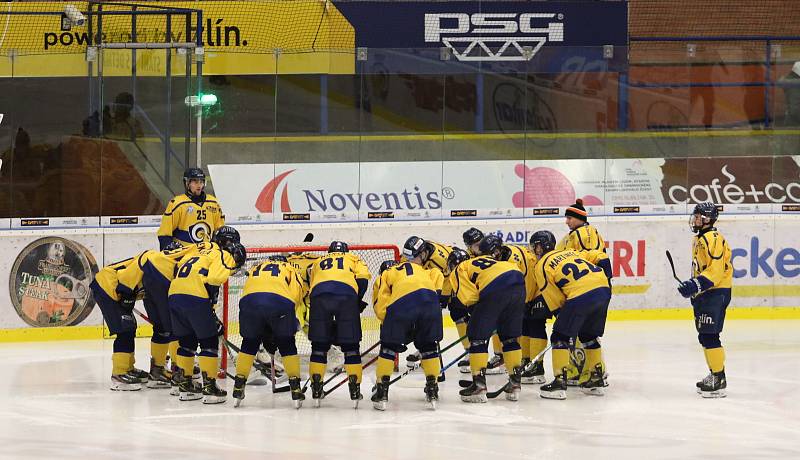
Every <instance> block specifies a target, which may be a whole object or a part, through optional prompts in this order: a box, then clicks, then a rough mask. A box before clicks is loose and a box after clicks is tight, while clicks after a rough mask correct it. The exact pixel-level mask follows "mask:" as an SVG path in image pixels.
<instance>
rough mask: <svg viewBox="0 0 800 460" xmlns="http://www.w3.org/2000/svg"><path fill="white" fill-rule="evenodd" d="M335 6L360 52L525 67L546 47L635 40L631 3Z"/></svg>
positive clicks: (600, 46) (622, 43)
mask: <svg viewBox="0 0 800 460" xmlns="http://www.w3.org/2000/svg"><path fill="white" fill-rule="evenodd" d="M334 4H335V5H336V8H337V9H338V10H339V11H340V12H341V13H342V14H343V15H344V16H345V17H346V18H347V20H348V21H349V22H350V24H352V25H353V27H354V28H355V31H356V46H359V47H367V48H378V49H397V50H399V49H415V50H419V49H425V48H432V49H439V48H443V47H444V48H447V49H449V51H450V52H451V53H452V55H453V56H454V57H455V59H457V60H459V61H462V62H471V61H472V62H474V61H479V62H480V61H483V62H509V61H512V62H513V61H517V62H525V61H530V60H532V59H533V57H534V56H536V55H537V54H540V53H542V52H543V51H545V50H547V49H550V48H565V47H571V48H594V51H595V52H599V53H602V49H603V46H604V45H614V46H617V47H624V46H627V42H628V21H627V20H628V3H627V2H625V1H619V2H579V3H575V2H428V1H426V2H397V3H387V2H334ZM575 52H576V51H573V54H574V53H575ZM617 54H618V55H619V56H620V57H623V56H624V55H625V54H626V53H624V52H618V53H617Z"/></svg>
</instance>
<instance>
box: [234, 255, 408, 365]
mask: <svg viewBox="0 0 800 460" xmlns="http://www.w3.org/2000/svg"><path fill="white" fill-rule="evenodd" d="M327 252H328V247H327V246H311V245H307V246H306V245H298V246H268V247H253V248H247V262H245V268H246V269H249V268H250V267H253V266H254V265H257V264H259V263H261V262H262V261H264V260H265V259H267V258H268V257H269V256H272V255H287V256H288V255H289V254H292V253H306V254H315V255H324V254H327ZM350 252H351V253H354V254H357V255H358V256H359V257H361V259H362V260H363V261H364V263H366V264H367V267H368V268H369V271H370V273H371V274H372V278H371V279H370V281H369V287H368V288H367V293H366V294H365V295H364V300H365V301H366V302H368V303H369V304H370V306H368V307H367V308H365V309H364V312H363V313H362V314H361V330H362V338H361V346H360V349H361V352H362V353H363V352H364V351H365V350H367V349H368V348H369V347H371V346H372V345H373V344H375V343H377V342H378V341H379V340H380V321H379V320H378V318H377V317H376V316H375V312H374V311H373V309H372V307H371V304H372V283H373V282H374V281H375V279H376V277H377V276H378V269H379V268H380V265H381V262H383V261H385V260H389V259H391V260H400V250H399V249H398V247H397V246H393V245H351V246H350ZM246 280H247V275H246V274H245V271H244V270H242V271H240V272H239V273H237V274H236V275H233V276H231V277H230V278H229V279H228V282H227V283H226V284H225V287H224V289H223V298H222V311H221V312H220V313H221V314H220V315H219V316H220V318H221V319H222V322H223V324H224V325H225V337H226V338H227V339H228V340H229V341H230V342H231V343H233V344H234V345H236V346H237V347H241V345H242V336H241V335H240V334H239V300H240V299H241V297H242V291H243V289H244V283H245V281H246ZM302 326H303V328H302V329H301V330H300V331H298V332H297V334H296V335H295V342H296V343H297V354H298V355H300V360H301V363H302V365H303V372H306V371H307V366H308V360H309V357H310V356H311V342H309V341H308V337H307V336H306V334H307V332H308V327H307V324H302ZM378 350H379V347H376V348H375V349H374V350H373V351H372V352H371V353H370V354H368V355H366V356H365V357H364V358H363V359H362V362H367V361H368V360H369V359H371V358H373V357H375V356H377V354H378ZM220 351H221V367H222V369H224V370H228V372H230V373H231V374H235V369H234V366H235V365H234V363H233V360H232V359H230V357H229V356H228V353H227V350H225V349H224V347H223V348H222V349H221V350H220ZM260 358H261V360H262V361H265V362H269V358H268V357H264V356H261V357H260ZM343 363H344V356H343V355H342V353H341V351H340V350H339V349H338V348H337V347H335V346H334V347H331V351H330V352H328V369H333V368H334V367H337V366H340V365H342V364H343Z"/></svg>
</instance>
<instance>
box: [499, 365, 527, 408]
mask: <svg viewBox="0 0 800 460" xmlns="http://www.w3.org/2000/svg"><path fill="white" fill-rule="evenodd" d="M521 390H522V367H519V366H517V367H515V368H514V370H513V371H511V374H509V375H508V383H506V385H505V387H504V388H503V391H504V392H505V394H506V399H507V400H509V401H519V393H520V391H521Z"/></svg>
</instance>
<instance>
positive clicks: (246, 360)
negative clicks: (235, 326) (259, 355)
mask: <svg viewBox="0 0 800 460" xmlns="http://www.w3.org/2000/svg"><path fill="white" fill-rule="evenodd" d="M255 360H256V355H251V354H250V353H245V352H241V353H239V356H238V357H237V358H236V375H243V376H244V377H245V378H247V376H249V375H250V370H251V369H252V368H253V361H255Z"/></svg>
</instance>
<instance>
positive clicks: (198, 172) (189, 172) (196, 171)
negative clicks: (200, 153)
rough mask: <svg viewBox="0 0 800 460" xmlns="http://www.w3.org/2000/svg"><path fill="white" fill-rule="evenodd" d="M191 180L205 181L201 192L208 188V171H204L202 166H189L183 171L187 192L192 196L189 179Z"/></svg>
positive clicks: (184, 185) (184, 186)
mask: <svg viewBox="0 0 800 460" xmlns="http://www.w3.org/2000/svg"><path fill="white" fill-rule="evenodd" d="M191 180H201V181H203V189H202V190H201V192H200V193H201V194H202V193H203V192H204V191H205V189H206V173H205V172H203V169H202V168H187V169H186V171H184V172H183V188H184V189H185V190H186V194H187V195H189V196H192V192H191V191H190V190H189V181H191Z"/></svg>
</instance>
